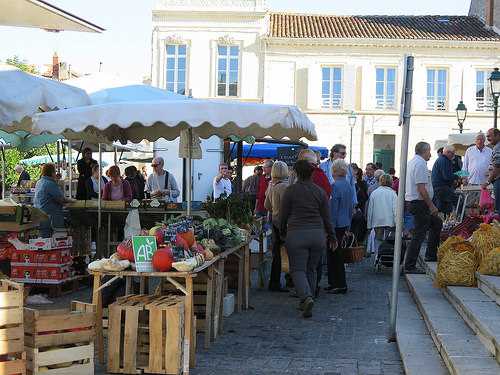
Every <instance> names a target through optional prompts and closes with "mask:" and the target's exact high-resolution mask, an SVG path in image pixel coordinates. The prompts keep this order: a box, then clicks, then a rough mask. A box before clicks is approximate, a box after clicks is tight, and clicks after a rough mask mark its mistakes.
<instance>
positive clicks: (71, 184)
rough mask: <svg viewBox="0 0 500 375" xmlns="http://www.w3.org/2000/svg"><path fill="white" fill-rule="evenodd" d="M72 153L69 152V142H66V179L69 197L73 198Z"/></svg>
mask: <svg viewBox="0 0 500 375" xmlns="http://www.w3.org/2000/svg"><path fill="white" fill-rule="evenodd" d="M72 159H73V153H72V150H71V141H70V140H68V167H69V171H68V177H69V189H68V191H69V197H70V198H73V160H72Z"/></svg>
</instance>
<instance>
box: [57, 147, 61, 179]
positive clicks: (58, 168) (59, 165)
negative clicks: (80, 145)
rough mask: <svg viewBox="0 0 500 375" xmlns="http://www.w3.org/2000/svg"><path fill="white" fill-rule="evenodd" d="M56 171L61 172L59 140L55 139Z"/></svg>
mask: <svg viewBox="0 0 500 375" xmlns="http://www.w3.org/2000/svg"><path fill="white" fill-rule="evenodd" d="M57 173H61V142H60V141H59V139H58V140H57Z"/></svg>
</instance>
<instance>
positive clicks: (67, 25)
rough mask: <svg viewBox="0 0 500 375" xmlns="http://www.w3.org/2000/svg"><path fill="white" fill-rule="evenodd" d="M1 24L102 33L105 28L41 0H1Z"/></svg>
mask: <svg viewBox="0 0 500 375" xmlns="http://www.w3.org/2000/svg"><path fill="white" fill-rule="evenodd" d="M0 25H1V26H18V27H32V28H39V29H45V30H49V31H83V32H90V33H100V32H102V31H104V29H103V28H102V27H100V26H97V25H94V24H93V23H90V22H89V21H86V20H84V19H82V18H80V17H78V16H75V15H74V14H71V13H69V12H66V11H65V10H62V9H61V8H58V7H56V6H54V5H52V4H49V3H48V2H46V1H41V0H0Z"/></svg>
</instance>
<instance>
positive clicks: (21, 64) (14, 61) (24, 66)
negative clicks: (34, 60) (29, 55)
mask: <svg viewBox="0 0 500 375" xmlns="http://www.w3.org/2000/svg"><path fill="white" fill-rule="evenodd" d="M5 63H7V64H9V65H12V66H15V67H16V68H19V69H21V70H22V71H24V72H27V73H31V74H38V73H39V71H38V69H37V68H36V66H35V65H33V64H30V63H28V61H27V60H21V59H20V58H19V56H13V57H9V58H8V59H6V60H5Z"/></svg>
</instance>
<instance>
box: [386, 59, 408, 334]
mask: <svg viewBox="0 0 500 375" xmlns="http://www.w3.org/2000/svg"><path fill="white" fill-rule="evenodd" d="M413 60H414V58H413V56H406V61H405V66H406V70H405V83H404V99H403V100H404V102H403V103H402V104H403V112H402V126H403V129H402V130H403V131H402V136H401V157H400V164H399V190H398V207H397V212H396V243H395V245H394V261H393V263H392V264H393V266H392V294H391V313H390V321H389V337H388V339H389V341H395V340H396V318H397V312H398V289H399V277H400V264H401V245H402V243H403V220H404V210H405V192H406V165H407V161H408V141H409V137H410V119H411V98H412V93H413V62H414V61H413Z"/></svg>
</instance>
